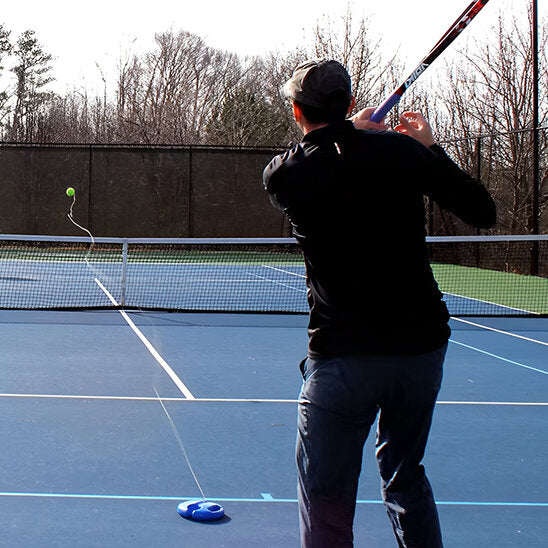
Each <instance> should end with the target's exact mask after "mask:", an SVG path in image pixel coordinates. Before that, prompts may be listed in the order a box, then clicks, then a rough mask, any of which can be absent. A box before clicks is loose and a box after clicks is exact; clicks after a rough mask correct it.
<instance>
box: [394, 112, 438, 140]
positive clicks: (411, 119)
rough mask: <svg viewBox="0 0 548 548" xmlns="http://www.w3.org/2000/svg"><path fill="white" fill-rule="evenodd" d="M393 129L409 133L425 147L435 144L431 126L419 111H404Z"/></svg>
mask: <svg viewBox="0 0 548 548" xmlns="http://www.w3.org/2000/svg"><path fill="white" fill-rule="evenodd" d="M394 131H397V132H398V133H404V134H405V135H409V136H410V137H413V138H415V139H416V140H417V141H419V142H421V143H422V144H423V145H426V146H427V147H429V146H432V145H434V144H436V140H435V139H434V135H433V133H432V128H431V127H430V124H429V123H428V122H427V121H426V119H425V118H424V116H423V115H422V114H421V113H420V112H404V113H403V114H402V115H401V116H400V124H399V125H398V126H396V127H395V128H394Z"/></svg>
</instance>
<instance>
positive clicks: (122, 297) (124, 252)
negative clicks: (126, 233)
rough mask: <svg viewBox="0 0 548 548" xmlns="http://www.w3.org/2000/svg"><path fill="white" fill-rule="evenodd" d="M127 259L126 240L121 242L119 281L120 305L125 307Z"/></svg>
mask: <svg viewBox="0 0 548 548" xmlns="http://www.w3.org/2000/svg"><path fill="white" fill-rule="evenodd" d="M127 257H128V242H127V238H124V239H123V241H122V280H121V295H120V304H121V305H122V306H125V305H126V279H127Z"/></svg>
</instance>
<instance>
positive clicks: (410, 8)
mask: <svg viewBox="0 0 548 548" xmlns="http://www.w3.org/2000/svg"><path fill="white" fill-rule="evenodd" d="M528 1H529V0H491V1H490V3H489V4H488V5H487V6H486V7H485V8H484V9H483V11H482V13H481V14H479V15H478V17H477V19H476V20H475V21H474V23H473V24H472V25H470V27H469V28H468V29H467V30H466V31H465V34H464V35H462V36H461V37H459V39H458V42H456V43H455V44H454V45H453V46H452V48H453V47H454V46H457V44H459V43H460V44H461V45H463V43H465V42H464V40H467V41H473V40H474V39H476V38H477V37H482V38H483V37H485V36H486V33H488V29H489V27H490V26H491V25H493V24H496V21H497V18H498V16H499V13H500V12H501V10H502V13H504V14H505V15H507V14H508V13H513V12H515V13H523V6H524V5H526V4H527V2H528ZM538 1H539V16H540V17H543V16H544V15H545V14H547V13H548V7H547V4H548V0H538ZM469 2H470V0H446V1H443V0H442V1H440V0H390V1H386V0H385V1H382V0H380V1H379V0H362V1H360V2H356V1H353V0H350V1H346V0H300V1H297V2H296V1H295V0H291V1H286V0H274V1H272V2H269V3H261V2H257V0H254V1H250V0H208V1H207V2H199V1H196V0H194V1H192V2H188V1H185V0H178V1H174V0H148V1H144V0H108V1H107V0H93V1H91V2H90V1H86V2H78V1H75V0H49V1H44V0H25V2H16V1H15V0H3V1H2V4H3V5H2V8H1V10H0V24H2V25H3V26H4V28H5V29H6V30H9V31H11V33H12V34H11V38H12V42H14V41H15V40H16V39H17V37H18V36H19V34H20V33H21V32H23V31H24V30H27V29H31V30H34V31H35V32H36V37H37V38H38V40H39V42H40V43H41V44H42V46H43V48H44V50H45V51H46V52H47V53H50V54H52V55H53V57H54V59H53V67H54V71H53V74H54V76H55V77H56V82H55V83H54V84H52V86H50V89H53V90H54V91H57V92H58V93H63V92H66V91H70V90H72V89H81V88H86V89H88V90H91V91H98V88H100V87H103V84H102V83H101V74H103V75H104V77H105V78H106V80H107V85H109V86H110V87H112V86H113V85H114V79H115V75H116V66H117V63H118V60H119V59H120V58H123V57H126V56H127V55H128V53H143V52H145V51H149V50H151V49H152V48H153V45H154V34H155V33H157V32H162V31H166V30H173V31H175V32H177V31H179V30H185V31H189V32H192V33H194V34H197V35H199V36H200V37H202V38H203V39H204V40H205V41H206V43H207V44H208V45H210V46H212V47H215V48H219V49H222V50H227V51H232V52H235V53H238V54H240V55H242V56H244V55H262V54H265V53H268V52H270V51H281V52H283V51H284V50H286V49H292V48H294V47H295V46H297V45H299V44H310V43H312V38H311V33H312V31H313V29H314V26H315V25H316V23H317V22H318V21H320V22H321V21H323V20H325V19H326V18H330V19H331V20H332V21H333V22H334V23H336V22H337V21H340V20H341V18H342V16H344V14H345V13H346V8H347V6H350V8H351V10H352V13H353V17H354V18H355V20H356V21H357V22H358V21H360V20H361V19H362V18H363V17H370V18H371V24H370V27H369V28H370V30H371V31H372V32H375V33H377V34H378V36H379V37H381V38H382V44H383V48H384V49H385V50H386V54H387V56H388V55H390V54H392V53H394V52H395V51H396V50H397V49H398V48H399V51H400V54H401V56H402V57H403V59H405V60H406V65H405V66H406V67H409V70H410V71H411V70H413V69H414V68H415V66H416V65H417V64H418V63H419V61H420V60H421V59H422V57H423V56H424V55H425V54H426V53H427V52H428V51H429V50H430V49H431V47H432V46H433V45H434V43H436V42H437V41H438V39H439V38H440V37H441V35H442V34H443V33H444V32H445V31H446V30H447V28H448V27H449V25H450V24H451V23H452V22H453V21H454V20H455V19H456V17H457V16H458V15H460V14H461V13H462V11H463V10H464V8H466V7H467V5H468V4H469ZM464 36H466V38H464ZM437 63H438V62H436V64H437ZM99 69H100V70H99ZM430 70H432V69H430ZM94 88H95V89H94Z"/></svg>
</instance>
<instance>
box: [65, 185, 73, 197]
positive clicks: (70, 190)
mask: <svg viewBox="0 0 548 548" xmlns="http://www.w3.org/2000/svg"><path fill="white" fill-rule="evenodd" d="M67 196H69V197H70V198H72V197H73V196H74V189H73V188H72V187H71V186H69V187H68V188H67Z"/></svg>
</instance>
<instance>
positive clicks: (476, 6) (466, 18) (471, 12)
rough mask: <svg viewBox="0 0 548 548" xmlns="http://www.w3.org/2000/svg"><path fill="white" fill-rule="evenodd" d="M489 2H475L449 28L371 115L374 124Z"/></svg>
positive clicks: (483, 0) (476, 0)
mask: <svg viewBox="0 0 548 548" xmlns="http://www.w3.org/2000/svg"><path fill="white" fill-rule="evenodd" d="M488 1H489V0H474V2H472V3H471V4H470V5H469V6H468V7H467V8H466V9H465V10H464V11H463V12H462V14H461V15H460V16H459V17H458V18H457V20H456V21H455V22H454V23H453V24H452V25H451V27H449V29H448V30H447V32H446V33H445V34H444V35H443V36H442V37H441V38H440V40H439V41H438V43H437V44H436V45H435V46H434V47H433V48H432V49H431V50H430V52H429V53H428V55H427V56H426V57H425V58H424V59H423V60H422V61H421V62H420V63H419V65H418V67H417V68H416V69H415V70H414V71H413V72H412V73H411V74H410V75H409V76H408V78H407V79H406V80H405V82H403V83H402V84H401V85H400V86H399V87H398V88H397V89H395V90H394V91H393V92H392V94H391V95H390V96H389V97H388V99H386V101H385V102H384V103H383V104H382V105H380V106H379V107H378V108H377V109H376V110H375V111H374V112H373V114H372V115H371V121H372V122H380V121H381V120H382V119H383V118H384V117H385V116H386V114H387V113H388V112H389V111H390V109H392V107H394V106H395V105H396V104H397V103H398V102H399V100H400V99H401V98H402V95H403V94H404V93H405V92H406V91H407V89H408V88H409V87H410V86H411V84H412V83H413V82H414V81H415V80H417V78H419V76H421V74H423V73H424V71H425V70H426V69H427V68H428V67H429V66H430V65H431V64H432V63H433V62H434V61H435V60H436V59H437V58H438V57H439V56H440V55H441V54H442V53H443V52H444V51H445V50H446V49H447V48H448V47H449V45H450V44H452V43H453V41H454V40H455V39H456V38H457V36H458V35H459V34H460V33H461V32H462V31H463V30H464V29H465V28H466V27H467V26H468V25H469V24H470V22H471V21H472V19H474V17H475V16H476V15H477V14H478V13H479V12H480V11H481V10H482V8H483V7H485V4H487V2H488Z"/></svg>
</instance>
